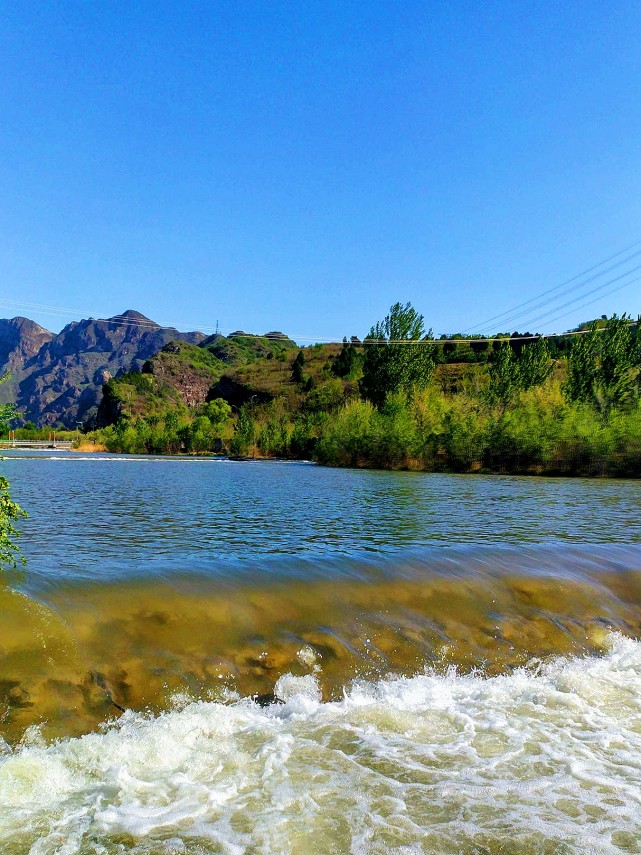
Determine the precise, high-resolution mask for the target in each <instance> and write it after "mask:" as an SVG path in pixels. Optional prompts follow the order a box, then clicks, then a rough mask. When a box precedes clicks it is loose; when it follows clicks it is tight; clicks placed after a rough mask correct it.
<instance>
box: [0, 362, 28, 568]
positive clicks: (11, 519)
mask: <svg viewBox="0 0 641 855" xmlns="http://www.w3.org/2000/svg"><path fill="white" fill-rule="evenodd" d="M7 379H8V377H7V375H5V376H4V377H2V378H0V383H3V382H5V380H7ZM15 416H16V411H15V408H14V407H13V406H12V405H11V404H4V405H2V406H1V407H0V428H1V429H3V430H6V429H7V426H8V424H9V422H10V421H11V420H12V419H13V418H15ZM26 516H27V514H26V512H25V511H23V510H22V508H21V507H20V505H18V504H17V503H16V502H14V501H13V500H12V498H11V493H10V492H9V482H8V481H7V479H6V478H5V477H4V476H0V570H3V569H7V568H9V569H12V568H15V567H16V566H17V565H18V564H22V565H24V564H25V559H24V556H23V555H22V553H21V552H20V548H19V547H18V544H17V540H18V538H19V537H20V532H19V531H18V529H17V528H16V526H15V525H14V523H15V522H17V520H19V519H20V518H21V517H26Z"/></svg>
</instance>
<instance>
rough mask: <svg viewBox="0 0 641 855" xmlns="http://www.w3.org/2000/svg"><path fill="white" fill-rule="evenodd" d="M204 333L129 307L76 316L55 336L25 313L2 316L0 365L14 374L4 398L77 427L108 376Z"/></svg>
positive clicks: (43, 419)
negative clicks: (161, 321)
mask: <svg viewBox="0 0 641 855" xmlns="http://www.w3.org/2000/svg"><path fill="white" fill-rule="evenodd" d="M204 338H205V336H204V335H203V334H202V333H199V332H188V333H181V332H178V330H176V329H172V328H166V327H160V326H159V325H158V324H156V323H155V322H154V321H151V320H150V319H149V318H146V317H145V316H144V315H142V314H140V312H135V311H133V310H128V311H126V312H123V313H122V314H121V315H115V316H114V317H112V318H107V319H106V320H95V319H93V318H90V319H88V320H83V321H74V322H73V323H71V324H68V325H67V326H66V327H65V328H64V329H63V330H62V331H61V332H60V333H59V334H58V335H53V334H52V333H50V332H48V331H47V330H44V329H43V328H42V327H39V326H38V325H37V324H34V323H33V321H29V320H27V319H26V318H13V319H12V320H0V370H3V369H4V370H11V371H12V373H13V378H12V381H11V382H10V383H8V384H6V389H5V390H4V394H5V400H11V401H12V402H14V403H16V404H17V406H18V409H19V410H20V411H21V412H22V413H23V414H24V418H25V419H28V420H30V421H33V422H36V424H40V425H64V426H66V427H75V425H76V424H77V422H79V421H82V422H84V421H85V420H87V419H88V418H90V417H91V416H92V415H94V414H95V412H96V410H97V405H98V401H99V399H100V395H101V390H102V386H103V384H104V383H106V382H107V380H109V378H110V377H114V376H116V375H117V374H118V373H119V372H120V373H122V372H124V371H131V370H139V369H141V368H142V366H143V365H144V363H145V361H146V360H148V359H150V358H151V357H152V356H154V354H156V353H157V352H158V351H159V350H161V349H162V348H163V347H164V346H165V345H166V344H168V343H169V342H170V341H172V340H178V341H186V342H189V343H191V344H198V343H199V342H200V341H202V340H203V339H204ZM0 388H2V387H0Z"/></svg>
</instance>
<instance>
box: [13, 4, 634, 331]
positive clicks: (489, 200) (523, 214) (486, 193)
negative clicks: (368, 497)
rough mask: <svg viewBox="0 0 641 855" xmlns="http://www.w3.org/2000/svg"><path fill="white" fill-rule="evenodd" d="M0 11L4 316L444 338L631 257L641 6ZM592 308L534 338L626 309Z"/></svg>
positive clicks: (50, 321) (52, 7)
mask: <svg viewBox="0 0 641 855" xmlns="http://www.w3.org/2000/svg"><path fill="white" fill-rule="evenodd" d="M0 14H1V18H0V281H1V283H2V289H1V292H0V297H1V298H2V300H3V301H4V302H2V303H0V315H1V316H4V317H11V316H13V315H16V314H22V315H27V316H28V317H31V318H33V319H34V320H36V321H38V322H39V323H42V324H43V325H44V326H47V327H48V328H50V329H53V330H58V329H60V328H61V327H62V326H63V325H64V324H65V323H67V322H68V321H70V320H74V319H78V318H80V317H83V316H87V315H90V314H91V315H95V316H103V317H104V316H108V315H112V314H116V313H117V312H119V311H122V310H124V309H126V308H135V309H138V310H139V311H141V312H144V313H145V314H147V315H149V316H150V317H152V318H154V319H155V320H158V321H160V322H162V323H172V324H174V325H177V326H179V327H180V328H193V327H200V328H203V327H213V326H214V325H215V324H216V321H217V320H219V321H220V325H221V328H222V330H223V331H230V330H232V329H237V328H242V329H245V330H249V331H256V332H264V331H266V330H270V329H282V330H284V331H285V332H287V333H289V334H291V335H293V336H294V337H296V338H298V339H299V340H302V339H304V338H312V339H323V338H327V339H329V338H335V337H341V336H343V335H352V334H358V335H363V334H364V333H366V332H367V330H368V329H369V327H370V326H371V325H372V324H373V323H374V322H375V321H377V320H378V319H379V318H381V317H383V316H384V315H385V314H386V312H387V309H388V307H389V306H390V304H391V303H392V302H395V301H397V300H401V301H405V300H410V301H412V302H413V304H414V305H415V306H416V307H417V308H418V309H419V310H420V311H421V312H422V313H423V314H424V315H425V318H426V322H427V324H428V326H432V327H433V328H434V332H435V333H437V334H439V333H442V332H454V331H457V330H463V329H467V328H469V327H479V328H480V324H481V322H482V321H484V320H485V319H487V318H488V317H490V316H493V315H496V314H498V313H499V312H502V311H504V310H508V309H510V308H511V307H512V306H514V305H515V304H518V303H521V302H522V301H524V300H527V299H528V298H530V297H532V296H533V295H535V294H537V293H539V292H540V291H543V290H545V289H546V288H551V287H552V286H554V285H556V284H558V283H560V282H562V281H563V280H565V279H568V278H570V277H571V276H573V275H574V274H576V273H579V272H580V271H582V270H583V269H585V268H587V267H590V266H591V265H592V264H594V263H596V262H598V261H600V260H601V259H604V258H605V257H607V256H609V255H611V254H613V253H615V252H616V251H617V250H619V249H622V248H624V247H625V246H627V245H628V244H631V243H633V242H634V241H636V240H639V239H641V50H640V48H639V32H641V6H639V4H638V3H636V2H616V0H615V2H612V3H603V2H591V1H590V0H580V2H577V0H564V1H563V2H536V3H534V2H519V3H514V2H491V1H490V2H487V0H484V2H473V0H470V2H437V0H434V2H427V0H426V2H420V3H419V2H413V3H412V2H392V0H390V2H377V0H367V2H365V0H363V2H349V0H340V2H334V3H331V2H324V3H315V2H310V1H309V0H300V2H296V3H290V2H273V3H269V2H255V3H252V2H235V3H232V2H225V0H215V2H214V0H211V2H199V3H195V2H173V3H164V2H158V0H154V2H135V3H134V2H126V3H125V2H99V3H97V2H96V3H94V2H66V0H59V2H46V0H36V2H20V0H2V2H0ZM636 249H637V250H638V249H641V247H637V248H636ZM639 263H641V256H637V257H636V260H634V261H632V260H631V261H630V263H629V265H628V268H630V269H632V268H633V267H635V266H636V265H637V264H639ZM628 268H626V267H625V266H622V267H619V268H617V269H616V270H615V271H613V272H612V273H611V274H609V276H606V277H604V278H603V280H597V281H596V282H595V283H594V284H593V285H592V286H591V287H594V286H595V285H599V283H600V282H603V283H605V282H607V281H608V279H611V278H614V277H615V276H616V275H617V274H619V273H622V272H625V270H627V269H628ZM640 274H641V271H639V272H638V273H637V275H640ZM630 275H631V274H630ZM627 281H628V280H626V279H622V280H621V282H623V283H626V282H627ZM618 284H620V283H618ZM576 285H577V283H573V285H571V286H568V287H567V289H566V291H567V295H568V296H567V299H566V300H563V299H561V298H560V297H559V300H558V301H557V302H558V303H563V302H567V300H569V299H572V298H574V297H575V296H576V295H577V294H578V295H579V296H580V295H581V293H583V292H582V291H581V290H580V289H579V290H578V291H572V290H571V289H572V287H576ZM611 287H612V288H614V287H617V286H616V284H614V283H613V284H612V286H611ZM583 290H584V291H586V292H587V291H589V290H590V288H589V287H588V286H587V285H586V286H584V288H583ZM607 291H608V289H607V288H605V289H604V291H603V295H602V297H601V299H600V300H597V302H595V303H594V304H593V305H592V306H590V307H589V308H584V309H582V308H581V306H582V304H581V303H580V302H578V303H576V304H573V306H570V307H569V308H566V309H564V310H563V311H562V312H560V314H564V317H563V319H562V320H559V321H557V322H553V323H544V322H540V323H533V324H530V328H536V329H538V330H542V331H552V330H554V329H566V328H568V327H570V326H571V325H574V324H575V323H577V322H579V321H581V320H584V319H585V318H587V317H591V316H594V315H600V314H601V313H608V314H609V313H611V312H612V311H618V312H622V311H626V310H627V311H630V312H633V313H635V314H636V313H637V312H641V281H640V282H638V283H636V284H630V285H627V286H626V287H625V288H623V289H622V290H620V291H618V292H617V293H614V294H610V295H608V294H607ZM559 294H561V292H559ZM595 296H599V295H598V294H597V295H595ZM9 300H12V301H15V302H14V303H9V302H7V301H9ZM586 301H587V297H586ZM27 303H32V304H36V305H34V306H32V307H29V306H27V305H24V304H27ZM18 304H19V305H18ZM45 305H47V306H54V307H62V308H64V309H66V310H69V311H66V312H65V313H61V314H57V313H50V312H49V311H45V310H43V309H42V308H38V307H39V306H45ZM543 308H545V309H548V308H549V307H548V306H547V305H546V306H544V307H543ZM552 308H553V307H552ZM541 313H542V312H541V311H534V312H532V313H531V315H533V316H537V315H540V314H541ZM552 313H553V312H552ZM548 317H549V313H548ZM522 320H523V321H527V320H528V318H527V317H524V318H522ZM493 326H494V327H495V328H496V329H503V328H504V327H503V326H501V324H500V323H499V324H495V325H492V324H490V326H489V328H488V327H487V326H486V327H485V329H486V330H487V331H493V329H492V327H493ZM507 328H509V329H512V328H518V329H521V330H523V329H524V328H525V326H524V324H521V323H515V324H510V325H509V326H508V327H507Z"/></svg>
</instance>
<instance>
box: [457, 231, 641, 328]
mask: <svg viewBox="0 0 641 855" xmlns="http://www.w3.org/2000/svg"><path fill="white" fill-rule="evenodd" d="M639 245H641V239H640V240H637V241H635V242H634V243H631V244H629V245H628V246H626V247H625V249H621V250H619V251H618V252H615V253H614V254H613V255H610V256H608V258H604V259H603V260H602V261H599V262H598V263H597V264H593V265H592V267H588V268H587V270H583V271H582V272H581V273H577V274H576V275H575V276H572V277H571V278H570V279H566V280H565V281H564V282H561V283H559V284H558V285H554V286H553V287H552V288H549V289H547V290H546V291H542V292H541V293H539V294H536V295H535V296H534V297H530V299H529V300H525V301H524V302H523V303H519V304H518V305H517V306H513V307H512V308H511V309H507V310H506V311H504V312H500V313H499V314H498V315H494V316H493V317H491V318H488V319H487V320H485V321H483V322H481V323H479V324H476V325H475V326H472V327H467V328H466V329H464V330H462V332H463V333H466V332H471V331H472V330H473V329H483V328H484V327H486V326H487V325H488V324H491V323H494V322H495V321H499V320H501V319H505V318H506V316H510V317H511V316H512V315H513V314H514V313H515V312H516V311H517V310H518V309H521V308H523V307H525V306H529V305H530V304H531V303H534V302H535V301H536V300H540V299H541V297H547V296H548V295H549V294H553V293H555V292H556V291H560V290H561V288H565V286H566V285H571V284H572V282H576V280H577V279H581V278H582V277H583V276H587V274H588V273H592V271H593V270H597V269H598V268H599V267H603V265H604V264H607V263H608V262H609V261H612V260H613V259H615V258H618V257H619V256H621V255H624V254H625V253H626V252H629V251H630V250H631V249H634V248H635V247H636V246H639ZM636 255H639V253H634V254H633V255H632V256H630V258H634V257H635V256H636ZM630 258H628V259H624V260H623V261H621V262H618V263H617V264H616V265H614V266H613V267H612V268H610V269H609V270H613V269H614V268H615V267H617V266H618V265H619V264H625V262H626V261H629V260H630ZM609 270H608V271H602V273H601V274H597V276H596V277H592V279H594V278H598V276H600V275H605V273H606V272H609ZM592 279H589V280H587V282H590V281H592ZM586 284H587V283H586ZM543 305H544V304H543ZM532 308H534V307H532ZM517 317H518V315H517ZM508 322H509V319H508V320H501V323H508Z"/></svg>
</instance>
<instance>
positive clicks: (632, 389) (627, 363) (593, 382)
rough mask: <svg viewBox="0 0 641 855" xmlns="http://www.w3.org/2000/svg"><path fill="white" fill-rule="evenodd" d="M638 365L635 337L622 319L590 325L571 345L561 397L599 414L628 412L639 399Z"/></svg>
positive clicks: (626, 320) (629, 326) (623, 317)
mask: <svg viewBox="0 0 641 855" xmlns="http://www.w3.org/2000/svg"><path fill="white" fill-rule="evenodd" d="M638 364H639V354H638V348H637V346H636V342H635V335H634V334H633V330H632V327H631V325H630V319H629V318H628V317H627V316H626V315H623V316H622V317H620V318H619V317H618V316H617V315H613V316H612V317H611V318H609V319H608V320H607V321H606V324H605V326H599V325H598V324H597V322H596V321H594V322H593V323H592V324H591V325H590V327H589V328H588V331H587V332H586V333H583V334H581V335H577V336H575V337H574V341H573V342H572V346H571V348H570V353H569V356H568V377H567V381H566V383H565V385H564V392H565V395H566V396H567V398H568V399H569V400H570V401H579V402H584V403H588V404H591V405H592V406H594V407H595V408H596V409H598V410H600V411H601V412H602V413H607V412H609V411H610V410H611V409H613V408H614V409H627V408H630V407H631V406H632V405H634V404H635V403H636V401H637V400H638V398H639V367H638Z"/></svg>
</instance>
